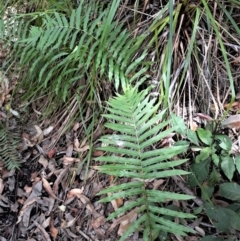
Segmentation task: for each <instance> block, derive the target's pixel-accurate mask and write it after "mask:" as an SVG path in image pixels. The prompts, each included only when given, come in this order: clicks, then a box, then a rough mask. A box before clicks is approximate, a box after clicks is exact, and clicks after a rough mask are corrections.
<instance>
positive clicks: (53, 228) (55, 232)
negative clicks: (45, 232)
mask: <svg viewBox="0 0 240 241" xmlns="http://www.w3.org/2000/svg"><path fill="white" fill-rule="evenodd" d="M49 226H50V234H51V236H52V238H53V239H54V240H56V239H57V236H58V230H57V229H56V228H55V226H54V222H53V217H52V215H51V219H50V224H49Z"/></svg>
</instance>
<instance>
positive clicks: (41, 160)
mask: <svg viewBox="0 0 240 241" xmlns="http://www.w3.org/2000/svg"><path fill="white" fill-rule="evenodd" d="M38 162H39V163H40V164H42V165H43V167H44V168H47V166H48V160H47V159H46V158H45V157H44V156H43V155H40V158H39V160H38Z"/></svg>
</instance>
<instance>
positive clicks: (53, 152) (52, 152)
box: [47, 149, 56, 159]
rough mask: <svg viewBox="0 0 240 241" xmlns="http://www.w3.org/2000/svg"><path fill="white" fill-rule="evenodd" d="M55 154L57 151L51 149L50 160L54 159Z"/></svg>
mask: <svg viewBox="0 0 240 241" xmlns="http://www.w3.org/2000/svg"><path fill="white" fill-rule="evenodd" d="M55 153H56V150H55V149H51V150H49V151H48V154H47V155H48V158H50V159H51V158H53V157H54V155H55Z"/></svg>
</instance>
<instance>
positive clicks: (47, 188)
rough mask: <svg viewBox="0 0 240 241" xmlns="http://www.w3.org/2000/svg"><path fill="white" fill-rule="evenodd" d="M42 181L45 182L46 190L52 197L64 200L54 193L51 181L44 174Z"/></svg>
mask: <svg viewBox="0 0 240 241" xmlns="http://www.w3.org/2000/svg"><path fill="white" fill-rule="evenodd" d="M42 182H43V187H44V189H45V190H46V192H47V193H48V194H49V196H50V197H52V198H54V199H56V200H59V201H62V200H61V199H60V198H58V197H57V196H56V195H55V194H54V193H53V190H52V188H51V186H50V184H49V182H48V181H47V180H46V178H45V177H44V176H42Z"/></svg>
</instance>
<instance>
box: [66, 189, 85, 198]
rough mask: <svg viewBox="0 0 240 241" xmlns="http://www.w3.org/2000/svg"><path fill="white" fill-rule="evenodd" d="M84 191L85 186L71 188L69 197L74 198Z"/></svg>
mask: <svg viewBox="0 0 240 241" xmlns="http://www.w3.org/2000/svg"><path fill="white" fill-rule="evenodd" d="M82 193H83V188H81V189H80V188H74V189H71V190H70V191H69V192H68V194H67V199H69V198H72V197H74V196H76V197H78V196H79V195H81V194H82Z"/></svg>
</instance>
